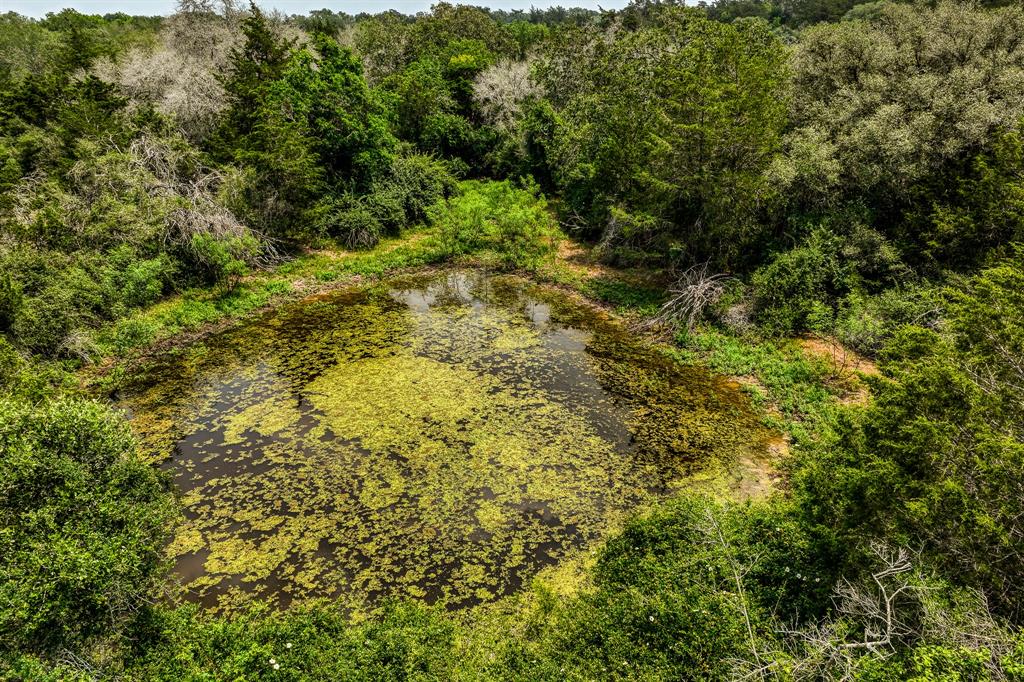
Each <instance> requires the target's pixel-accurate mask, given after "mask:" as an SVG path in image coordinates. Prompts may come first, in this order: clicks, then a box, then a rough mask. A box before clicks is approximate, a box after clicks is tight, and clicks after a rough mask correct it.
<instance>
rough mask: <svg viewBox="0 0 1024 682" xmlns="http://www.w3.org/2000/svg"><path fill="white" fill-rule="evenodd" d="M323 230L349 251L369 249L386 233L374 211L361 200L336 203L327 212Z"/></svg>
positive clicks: (322, 223)
mask: <svg viewBox="0 0 1024 682" xmlns="http://www.w3.org/2000/svg"><path fill="white" fill-rule="evenodd" d="M321 229H322V230H323V231H324V232H326V233H327V234H328V235H329V236H331V237H334V238H335V239H338V240H339V241H341V243H342V244H344V245H345V247H346V248H349V249H368V248H370V247H372V246H375V245H376V244H377V242H379V241H380V237H381V234H382V233H383V231H384V228H383V226H382V225H381V224H380V221H379V220H378V219H377V217H376V216H375V215H374V214H373V211H372V210H370V208H369V207H368V206H367V205H366V204H365V203H363V202H361V201H359V200H351V199H348V200H343V201H341V202H336V203H334V204H333V205H332V207H330V208H328V209H327V210H326V215H325V217H324V218H323V219H322V221H321Z"/></svg>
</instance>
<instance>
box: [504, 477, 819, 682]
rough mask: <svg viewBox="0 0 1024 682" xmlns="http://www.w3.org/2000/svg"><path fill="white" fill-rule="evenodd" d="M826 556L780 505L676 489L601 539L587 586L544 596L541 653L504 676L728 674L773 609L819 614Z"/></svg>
mask: <svg viewBox="0 0 1024 682" xmlns="http://www.w3.org/2000/svg"><path fill="white" fill-rule="evenodd" d="M829 556H830V553H829V552H828V551H827V550H825V551H823V547H822V546H821V545H818V544H815V543H814V542H812V541H811V539H810V536H808V535H807V534H806V533H805V532H804V531H803V530H802V529H801V528H800V527H799V526H798V525H797V524H796V522H795V517H794V516H792V515H791V514H790V513H789V511H788V509H787V508H786V507H785V506H769V505H764V504H761V505H751V506H744V505H737V506H726V505H721V504H719V503H717V502H715V501H713V500H711V499H709V498H705V497H702V496H698V495H686V496H683V497H681V498H677V499H676V500H673V501H671V502H669V503H667V504H666V505H664V506H663V507H661V508H659V509H658V510H656V511H654V512H653V513H651V514H649V515H645V516H641V517H638V518H635V519H633V520H632V521H630V522H629V523H627V525H626V527H625V528H624V529H623V531H622V532H621V534H619V535H618V536H616V537H614V538H612V539H611V540H609V542H608V544H607V546H606V548H605V549H604V551H603V552H602V553H601V556H600V558H599V559H598V563H597V566H596V568H595V571H594V578H595V590H594V591H593V592H592V593H589V594H584V595H583V596H580V597H576V598H572V599H568V600H565V601H564V602H562V603H561V604H554V605H552V607H551V610H552V612H551V613H550V614H544V615H543V617H542V619H541V623H540V624H539V625H538V626H537V627H538V629H539V632H538V635H537V641H536V649H535V653H536V654H537V656H534V655H533V653H532V652H531V655H530V658H535V657H536V658H539V659H540V662H539V663H538V661H536V660H535V661H534V663H535V664H536V665H527V666H526V669H528V670H529V671H530V672H529V674H527V675H520V676H519V677H515V676H508V677H511V678H513V679H551V680H562V679H567V678H566V675H565V671H566V670H572V671H573V676H572V678H571V679H651V680H655V679H658V680H662V679H664V680H669V679H671V680H708V679H725V678H726V677H727V676H728V673H729V672H730V668H731V666H732V665H733V664H734V663H735V661H736V660H737V659H746V658H749V657H750V651H751V644H752V642H751V637H752V636H753V637H755V638H757V645H758V646H762V641H761V639H760V638H761V637H762V634H761V633H767V629H766V627H765V626H767V625H768V624H769V623H770V622H771V621H770V618H771V614H772V612H774V611H777V610H778V611H779V615H780V616H782V617H784V618H786V619H787V620H791V619H790V617H791V616H793V615H794V614H797V613H799V615H800V616H801V617H807V616H808V615H811V614H813V613H815V612H820V610H821V608H822V605H823V604H825V603H827V602H828V595H829V590H830V587H831V579H832V574H831V573H830V572H828V571H825V570H824V569H823V568H822V567H823V566H827V565H828V559H829ZM737 576H740V577H739V580H740V583H739V585H738V584H737ZM739 587H742V589H738V588H739ZM762 588H768V589H765V590H763V591H762ZM747 619H749V623H750V628H751V629H748V627H747ZM517 653H518V652H517ZM526 653H527V652H522V653H519V660H512V661H510V662H509V667H512V666H513V665H515V664H519V665H520V666H522V664H523V663H526V662H527V661H523V660H522V659H524V658H526V655H525V654H526ZM520 671H521V672H525V671H524V669H523V668H520Z"/></svg>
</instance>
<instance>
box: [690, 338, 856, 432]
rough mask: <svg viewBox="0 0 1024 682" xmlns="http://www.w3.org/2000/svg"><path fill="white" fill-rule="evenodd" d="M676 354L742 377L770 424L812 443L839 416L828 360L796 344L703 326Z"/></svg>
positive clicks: (721, 371) (693, 361) (718, 370)
mask: <svg viewBox="0 0 1024 682" xmlns="http://www.w3.org/2000/svg"><path fill="white" fill-rule="evenodd" d="M675 342H676V344H677V348H676V349H675V350H674V351H673V354H674V355H675V357H676V358H677V359H678V360H679V361H680V362H689V363H699V364H703V365H705V366H707V367H708V368H709V369H711V370H713V371H715V372H718V373H720V374H725V375H727V376H734V377H737V378H740V379H741V380H742V379H749V380H750V381H749V382H746V381H745V382H744V390H745V391H747V393H749V394H750V396H751V399H752V400H753V401H754V404H755V405H756V406H757V407H758V408H759V409H760V410H761V412H762V414H764V415H765V421H766V422H767V423H768V424H769V425H770V426H772V427H773V428H777V429H779V430H782V431H785V432H788V433H789V434H790V435H791V436H792V437H793V439H794V440H795V441H796V442H798V443H799V442H810V441H812V440H815V439H817V438H819V437H820V436H821V435H822V434H823V433H827V432H828V431H829V430H830V425H831V424H833V423H834V421H835V418H836V415H837V414H838V412H839V409H840V404H839V401H838V396H837V394H836V392H835V391H834V390H833V389H831V388H830V387H829V384H828V382H827V379H828V375H829V368H828V367H827V366H826V363H825V362H824V361H820V360H815V359H812V358H808V357H807V355H805V354H804V352H803V351H802V350H801V349H800V347H799V346H798V345H797V344H796V342H795V341H792V340H776V339H759V338H755V337H751V336H746V337H740V336H736V335H733V334H729V333H728V332H725V331H722V330H718V329H713V328H708V327H702V328H698V329H696V330H694V331H693V332H691V333H685V332H684V333H680V334H678V335H677V336H676V338H675Z"/></svg>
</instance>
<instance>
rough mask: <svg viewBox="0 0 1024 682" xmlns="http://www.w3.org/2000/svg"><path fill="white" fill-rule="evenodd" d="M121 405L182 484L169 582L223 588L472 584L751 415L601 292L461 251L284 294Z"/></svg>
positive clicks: (743, 440) (463, 587) (408, 588)
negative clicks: (446, 260)
mask: <svg viewBox="0 0 1024 682" xmlns="http://www.w3.org/2000/svg"><path fill="white" fill-rule="evenodd" d="M125 406H126V408H128V409H129V410H130V411H131V413H132V415H133V424H134V425H135V429H136V431H137V432H138V434H139V437H140V440H141V442H142V443H143V444H144V447H145V448H146V449H147V451H148V452H149V454H150V456H151V457H153V458H154V459H155V460H157V461H160V462H161V465H162V466H163V467H164V468H165V469H166V470H167V471H169V472H171V474H172V475H173V476H174V478H175V480H176V481H177V483H178V486H179V487H180V489H181V491H182V502H183V506H184V509H185V519H184V521H183V523H182V524H181V527H180V528H179V529H178V531H177V533H176V536H175V538H174V540H173V541H172V543H171V544H170V546H169V548H168V551H169V553H170V555H171V556H172V558H173V559H174V561H175V563H176V568H175V572H176V575H177V576H178V578H179V581H180V583H181V586H182V596H183V598H185V599H190V600H194V601H198V602H200V603H202V604H204V605H206V606H208V607H211V608H218V609H224V608H231V607H233V606H235V605H237V604H240V603H242V602H243V601H245V600H248V599H251V598H252V597H253V596H255V597H259V598H267V599H271V600H274V601H276V602H277V603H278V604H280V605H282V606H286V605H288V604H289V603H291V602H292V601H293V600H297V599H298V600H301V599H308V598H318V597H327V598H331V599H334V600H337V601H339V602H341V603H343V604H345V605H346V606H348V607H350V608H351V609H353V610H361V609H366V608H372V607H373V606H374V605H375V604H376V603H378V602H379V601H380V599H382V598H386V597H414V598H422V599H425V600H427V601H430V602H434V601H438V600H443V601H444V602H445V603H447V604H448V605H449V606H451V607H453V608H454V607H460V606H468V605H473V604H476V603H480V602H482V601H489V600H492V599H495V598H498V597H500V596H503V595H506V594H510V593H512V592H514V591H516V590H517V589H519V588H520V587H521V586H522V585H523V584H524V582H527V581H529V579H530V578H531V577H532V576H533V575H535V574H536V573H537V572H538V571H539V570H540V569H542V568H543V567H545V566H550V565H553V564H556V563H558V562H559V561H561V560H562V559H564V558H565V557H567V556H568V555H570V554H571V553H572V552H574V551H576V550H579V549H581V548H584V547H587V546H588V545H591V544H592V543H594V542H596V541H597V540H599V539H600V538H601V537H602V536H603V534H604V533H605V532H606V531H607V529H608V528H610V527H611V526H612V525H614V524H615V523H616V522H617V520H618V519H619V518H621V516H622V515H623V514H626V513H628V512H629V511H630V510H631V509H634V508H635V507H636V506H637V505H640V504H642V503H644V502H645V501H647V500H649V499H652V498H653V497H656V496H658V495H663V494H666V493H669V492H671V491H672V490H673V489H674V488H675V487H676V486H679V485H682V484H684V483H685V481H686V477H687V475H688V474H690V473H691V472H692V471H694V469H695V468H699V467H702V466H706V465H707V464H708V463H709V462H713V461H716V460H717V461H720V460H723V459H727V458H728V457H730V456H733V455H735V453H737V452H739V451H740V450H742V449H743V448H756V447H759V446H760V445H761V444H762V443H763V435H764V434H763V433H761V431H760V430H759V427H758V425H757V419H756V418H755V417H754V415H753V414H752V413H751V411H750V410H749V409H748V407H747V406H746V402H745V400H744V399H743V398H742V397H741V396H740V395H739V394H738V393H737V392H736V391H735V390H733V389H732V388H730V387H728V386H726V385H725V383H724V382H723V381H722V380H720V379H717V378H715V377H713V376H711V375H709V374H707V373H706V372H703V371H701V370H699V369H696V368H688V367H683V366H680V365H678V364H676V363H674V362H672V361H671V360H669V359H667V358H666V357H664V356H663V355H662V354H661V353H659V352H658V351H657V350H655V349H652V348H650V347H648V346H647V345H645V344H643V343H641V342H638V341H636V340H635V339H633V338H632V336H631V335H630V334H629V333H628V332H627V331H626V330H624V329H622V328H621V327H620V326H618V325H617V324H616V323H614V322H612V321H610V320H608V319H607V318H606V317H604V316H603V315H602V314H600V313H597V312H595V311H593V310H592V309H590V308H588V307H586V306H583V305H581V304H578V303H573V302H571V301H570V300H569V299H568V298H567V297H565V296H564V295H562V294H559V293H556V292H552V291H550V290H547V289H544V288H542V287H539V286H536V285H531V284H529V283H526V282H524V281H522V280H519V279H516V278H513V277H498V276H491V275H487V274H485V273H482V272H461V271H452V272H443V273H440V274H434V275H429V276H420V277H412V278H404V279H394V280H390V281H387V282H384V283H382V284H378V285H374V286H372V287H368V288H364V289H359V290H353V291H347V292H341V293H337V294H331V295H326V296H321V297H317V298H315V299H313V300H307V301H303V302H299V303H296V304H291V305H288V306H285V307H282V308H281V309H279V310H277V311H274V312H273V313H270V314H268V315H266V316H264V317H262V318H259V319H257V320H255V321H252V322H250V323H247V324H245V325H244V326H242V327H239V328H237V329H235V330H232V331H230V332H227V333H225V334H222V335H221V336H219V337H216V338H214V339H211V340H210V341H208V342H207V343H206V344H204V347H203V350H202V352H198V353H190V354H186V355H185V356H184V357H177V358H168V359H167V361H166V362H164V363H163V364H162V365H160V366H158V367H156V368H154V369H152V370H151V371H150V372H149V373H148V374H147V375H146V376H144V377H142V378H141V379H140V380H139V382H138V385H137V386H136V387H135V388H134V389H132V390H131V391H130V392H129V395H128V397H127V398H126V399H125Z"/></svg>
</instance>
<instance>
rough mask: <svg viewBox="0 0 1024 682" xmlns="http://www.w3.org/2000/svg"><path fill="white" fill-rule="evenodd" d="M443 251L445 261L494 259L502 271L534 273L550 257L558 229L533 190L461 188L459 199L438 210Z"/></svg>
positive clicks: (473, 184) (472, 184) (488, 185)
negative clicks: (486, 254)
mask: <svg viewBox="0 0 1024 682" xmlns="http://www.w3.org/2000/svg"><path fill="white" fill-rule="evenodd" d="M434 219H435V221H436V222H438V223H439V225H440V232H439V235H440V237H439V238H440V241H441V246H442V249H443V250H444V251H445V252H446V253H447V254H448V255H450V256H456V255H460V254H464V253H469V252H471V251H476V250H488V251H491V252H493V253H495V254H496V255H497V257H498V260H499V262H500V264H501V265H503V266H505V267H507V268H512V269H526V270H535V269H537V268H538V267H539V266H540V265H541V263H543V262H544V260H545V259H547V258H549V257H550V256H551V254H552V253H553V252H554V248H555V246H554V239H555V238H556V237H557V234H558V229H557V226H556V224H555V221H554V218H553V217H552V216H551V213H550V212H549V210H548V207H547V202H546V201H545V200H544V198H543V197H540V196H538V191H537V187H536V185H528V186H527V187H525V188H520V187H516V186H515V185H514V184H512V183H511V182H509V181H507V180H506V181H503V182H478V181H468V182H465V183H463V193H462V194H461V195H459V196H457V197H454V198H453V199H451V200H450V201H449V202H448V203H447V205H445V206H444V207H441V208H439V209H438V211H437V212H436V215H435V218H434Z"/></svg>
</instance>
